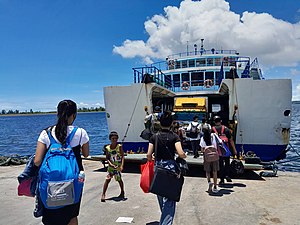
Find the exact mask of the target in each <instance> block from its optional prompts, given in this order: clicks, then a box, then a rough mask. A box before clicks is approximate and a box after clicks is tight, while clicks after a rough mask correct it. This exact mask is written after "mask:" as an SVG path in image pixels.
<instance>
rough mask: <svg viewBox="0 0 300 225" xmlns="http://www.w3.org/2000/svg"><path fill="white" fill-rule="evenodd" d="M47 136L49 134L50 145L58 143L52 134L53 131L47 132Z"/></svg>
mask: <svg viewBox="0 0 300 225" xmlns="http://www.w3.org/2000/svg"><path fill="white" fill-rule="evenodd" d="M47 134H48V137H49V139H50V145H51V144H53V143H57V141H56V140H55V139H54V137H53V136H52V134H51V129H48V130H47Z"/></svg>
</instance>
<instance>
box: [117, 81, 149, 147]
mask: <svg viewBox="0 0 300 225" xmlns="http://www.w3.org/2000/svg"><path fill="white" fill-rule="evenodd" d="M144 85H145V83H142V86H141V88H140V91H139V94H138V97H137V100H136V102H135V105H134V107H133V111H132V114H131V116H130V119H129V123H128V125H127V129H126V131H125V134H124V137H123V139H122V144H123V143H124V141H125V138H126V137H127V133H128V130H129V127H130V124H131V121H132V118H133V115H134V112H135V109H136V106H137V103H138V101H139V99H140V95H141V93H142V89H143V87H144Z"/></svg>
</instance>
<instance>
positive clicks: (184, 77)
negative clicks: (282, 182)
mask: <svg viewBox="0 0 300 225" xmlns="http://www.w3.org/2000/svg"><path fill="white" fill-rule="evenodd" d="M181 81H182V82H184V81H188V82H189V81H190V76H189V73H182V74H181Z"/></svg>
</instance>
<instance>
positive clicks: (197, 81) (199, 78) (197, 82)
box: [191, 72, 203, 86]
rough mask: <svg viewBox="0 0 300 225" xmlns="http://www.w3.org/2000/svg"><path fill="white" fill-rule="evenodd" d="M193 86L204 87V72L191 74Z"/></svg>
mask: <svg viewBox="0 0 300 225" xmlns="http://www.w3.org/2000/svg"><path fill="white" fill-rule="evenodd" d="M191 78H192V86H203V72H196V73H191Z"/></svg>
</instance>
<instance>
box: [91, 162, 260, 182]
mask: <svg viewBox="0 0 300 225" xmlns="http://www.w3.org/2000/svg"><path fill="white" fill-rule="evenodd" d="M140 165H141V164H139V163H133V162H127V163H125V165H124V170H123V173H137V174H140V173H141V169H140V168H141V166H140ZM106 171H107V167H105V168H99V169H97V170H94V172H106ZM186 177H203V178H205V171H204V170H203V166H194V165H189V172H188V174H187V175H186ZM231 178H233V179H246V180H262V181H264V180H265V179H263V178H262V177H261V176H259V174H257V173H255V172H254V171H252V170H245V172H244V173H243V174H239V175H231ZM226 184H230V183H226ZM241 185H243V184H241Z"/></svg>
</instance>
